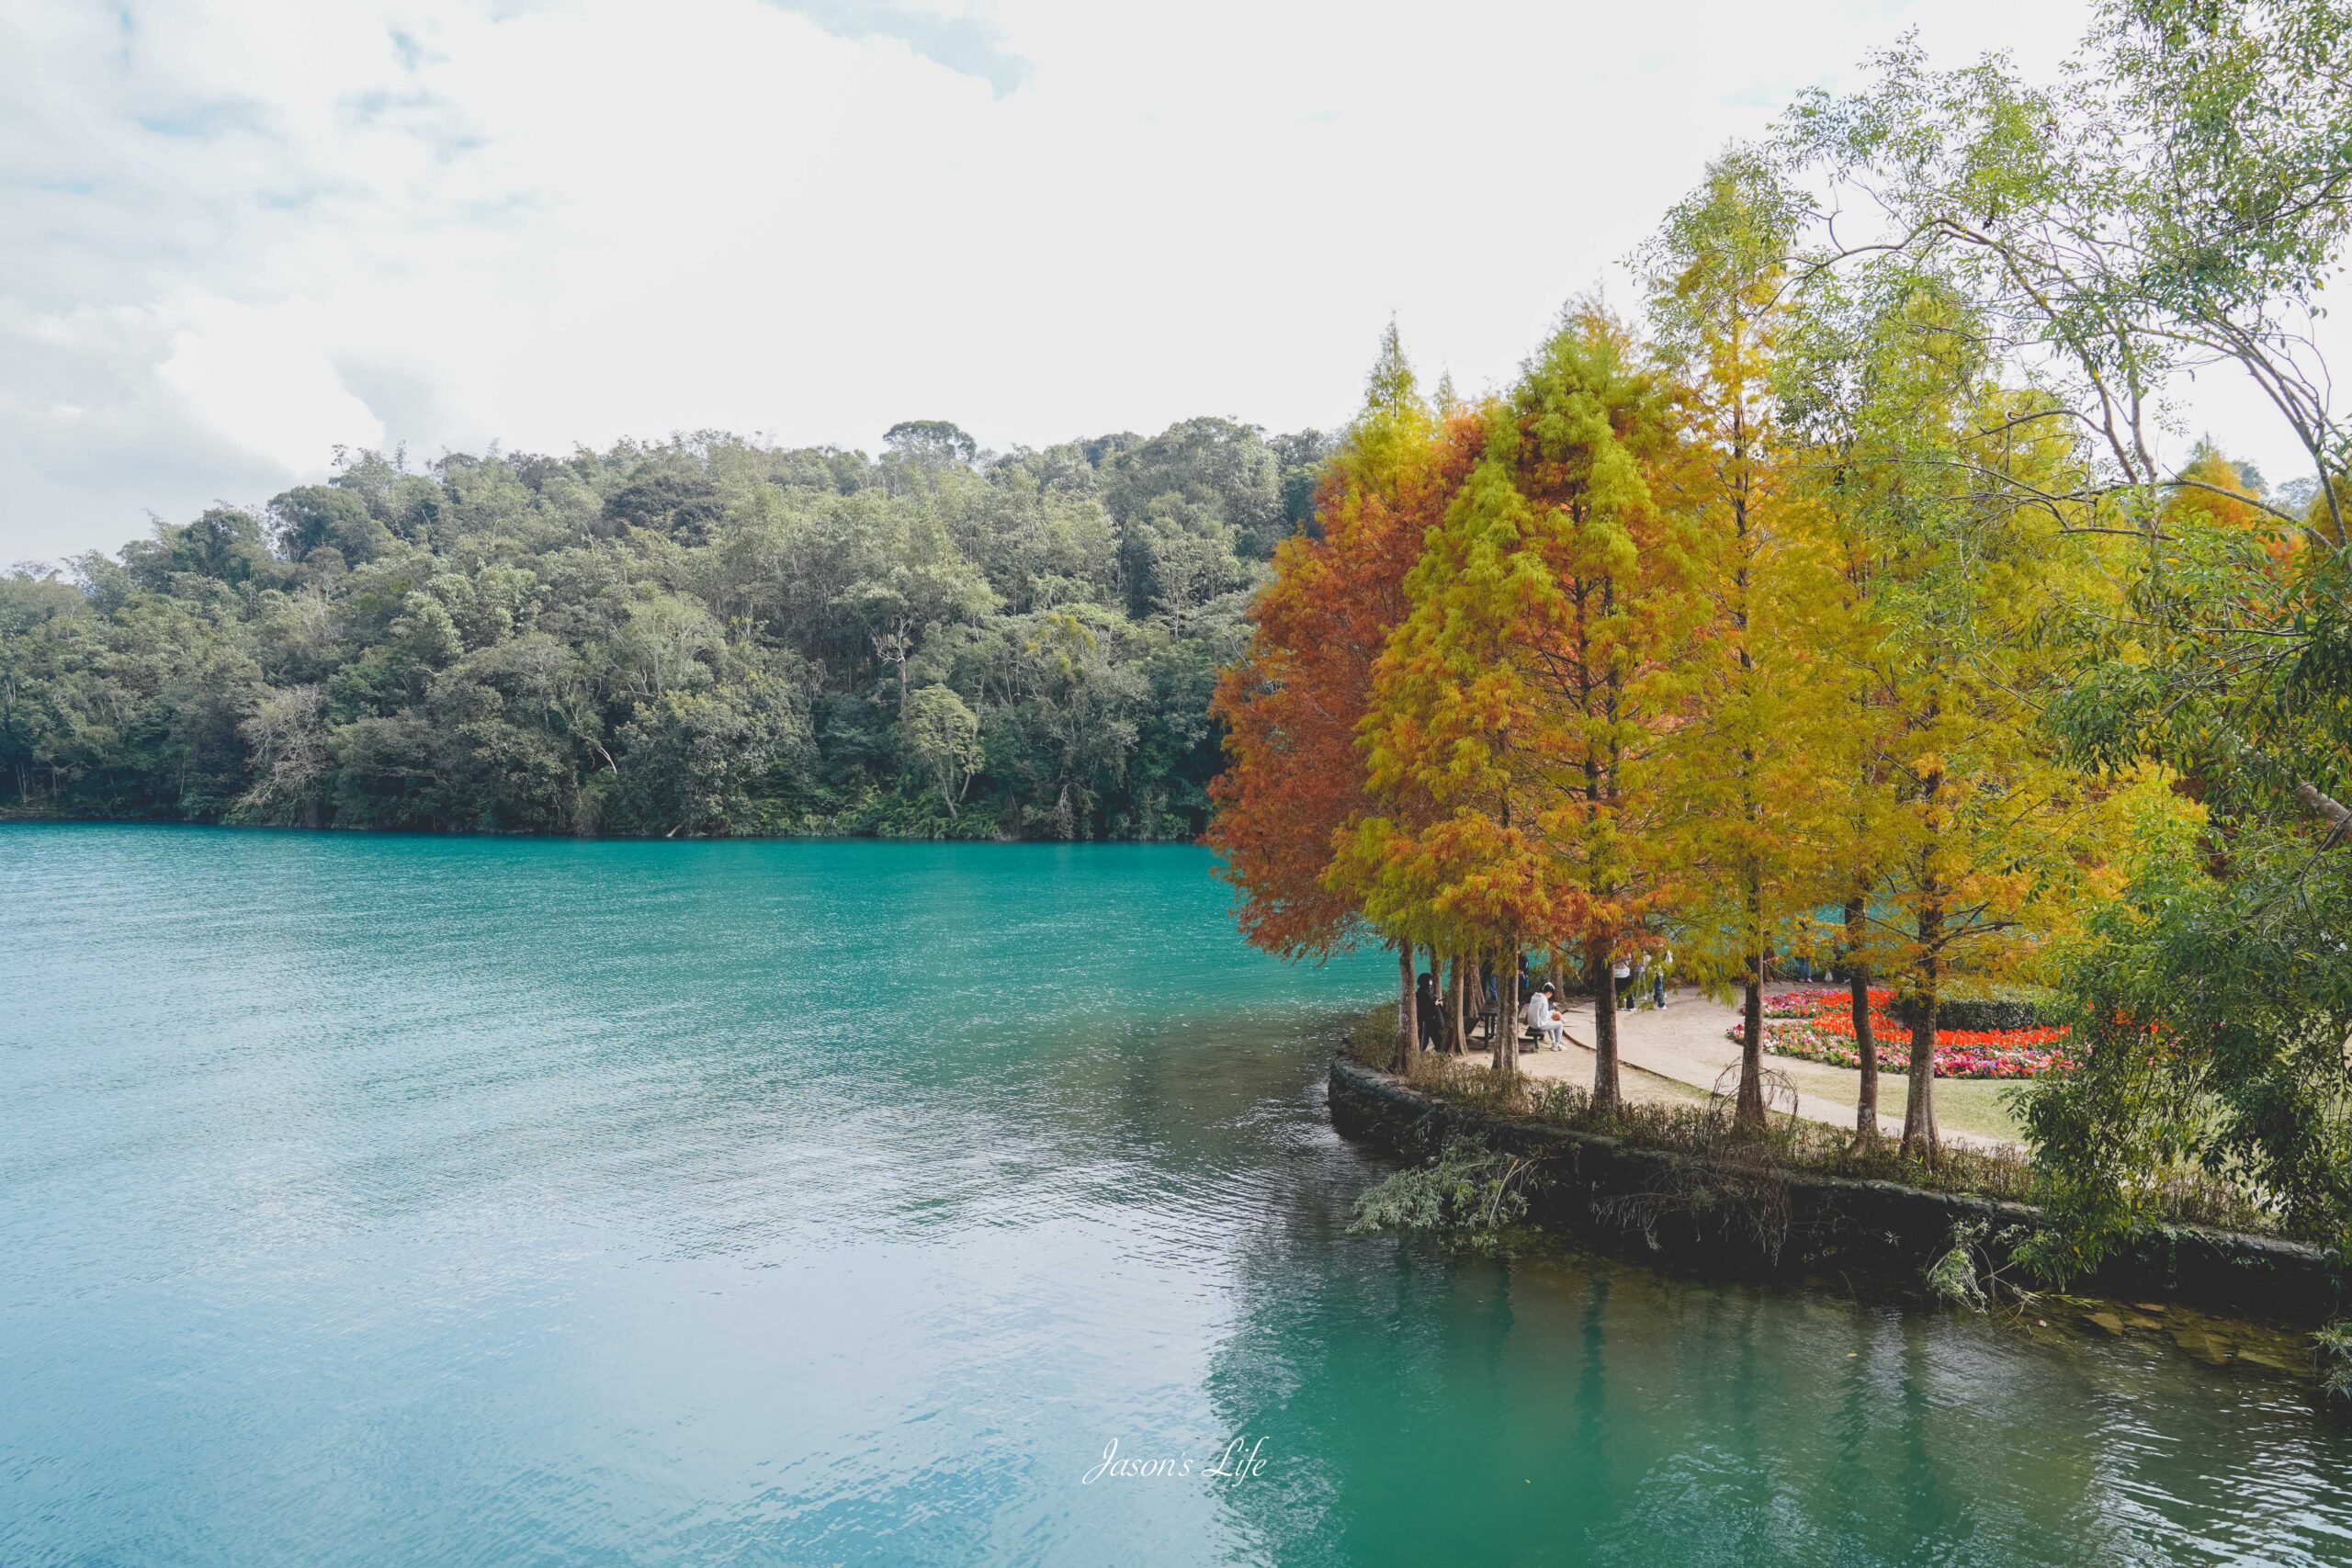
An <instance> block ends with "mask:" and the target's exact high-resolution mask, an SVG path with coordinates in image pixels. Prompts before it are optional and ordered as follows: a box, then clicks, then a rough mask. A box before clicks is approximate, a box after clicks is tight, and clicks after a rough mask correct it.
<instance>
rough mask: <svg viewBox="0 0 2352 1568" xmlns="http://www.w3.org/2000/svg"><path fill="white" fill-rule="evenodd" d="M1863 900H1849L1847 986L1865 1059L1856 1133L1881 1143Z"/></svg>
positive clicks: (1858, 1044) (1856, 1036)
mask: <svg viewBox="0 0 2352 1568" xmlns="http://www.w3.org/2000/svg"><path fill="white" fill-rule="evenodd" d="M1866 912H1867V911H1866V910H1865V909H1864V908H1863V903H1862V900H1861V899H1860V898H1849V899H1847V900H1846V988H1847V990H1848V992H1849V994H1850V995H1851V996H1852V998H1853V1003H1854V1050H1855V1051H1856V1052H1857V1053H1858V1054H1859V1055H1860V1056H1861V1059H1862V1086H1861V1090H1860V1096H1859V1099H1858V1100H1857V1102H1856V1104H1855V1106H1854V1135H1855V1136H1856V1137H1858V1138H1860V1140H1861V1141H1862V1142H1863V1143H1865V1144H1875V1143H1877V1142H1878V1137H1879V1134H1878V1037H1877V1036H1876V1035H1875V1034H1874V1033H1872V1032H1871V972H1870V966H1869V965H1868V964H1864V963H1863V962H1862V960H1861V958H1860V953H1861V951H1862V942H1861V931H1862V919H1863V917H1864V915H1865V914H1866Z"/></svg>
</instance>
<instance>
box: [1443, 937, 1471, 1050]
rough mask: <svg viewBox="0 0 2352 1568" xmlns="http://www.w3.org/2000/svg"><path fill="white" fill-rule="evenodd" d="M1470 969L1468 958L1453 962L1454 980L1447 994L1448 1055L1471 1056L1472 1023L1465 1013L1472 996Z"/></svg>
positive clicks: (1446, 1036) (1446, 1034)
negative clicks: (1469, 977)
mask: <svg viewBox="0 0 2352 1568" xmlns="http://www.w3.org/2000/svg"><path fill="white" fill-rule="evenodd" d="M1469 967H1470V961H1469V960H1468V959H1466V958H1456V959H1455V960H1454V961H1453V984H1452V985H1451V986H1450V987H1448V989H1447V993H1446V994H1447V998H1448V999H1447V1003H1446V1010H1445V1049H1446V1054H1447V1055H1453V1056H1466V1055H1469V1054H1470V1021H1469V1019H1467V1018H1466V1017H1464V1012H1463V1010H1464V1004H1465V1003H1466V1002H1467V1000H1468V998H1469V995H1470V987H1469V984H1468V981H1467V977H1466V974H1465V972H1466V971H1467V970H1468V969H1469Z"/></svg>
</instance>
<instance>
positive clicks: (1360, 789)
mask: <svg viewBox="0 0 2352 1568" xmlns="http://www.w3.org/2000/svg"><path fill="white" fill-rule="evenodd" d="M1466 458H1467V453H1466V452H1465V450H1464V437H1463V436H1461V435H1460V434H1453V435H1449V434H1448V432H1447V429H1446V427H1445V425H1444V424H1443V423H1442V422H1441V420H1440V418H1439V416H1438V414H1437V413H1436V412H1434V411H1432V410H1431V409H1430V407H1429V405H1428V404H1427V402H1426V401H1425V400H1423V399H1422V398H1421V397H1420V395H1419V390H1418V389H1417V387H1416V385H1415V382H1414V378H1413V372H1412V369H1411V367H1410V366H1408V364H1407V363H1406V360H1405V356H1404V353H1403V350H1402V348H1401V346H1400V345H1399V344H1398V342H1397V330H1396V328H1395V326H1394V325H1391V326H1390V328H1389V329H1388V332H1387V334H1386V336H1385V339H1384V340H1383V342H1382V344H1381V351H1380V357H1379V359H1378V361H1377V362H1376V363H1375V364H1374V367H1373V371H1372V375H1371V377H1370V378H1369V383H1368V386H1367V389H1366V394H1365V399H1364V405H1363V411H1362V412H1361V413H1360V414H1359V415H1358V416H1357V419H1356V421H1355V423H1354V424H1353V425H1352V426H1351V428H1350V429H1349V431H1348V433H1347V437H1346V440H1345V441H1344V443H1343V444H1342V446H1341V447H1340V451H1339V452H1338V453H1337V454H1336V455H1335V456H1334V457H1333V458H1332V459H1331V462H1330V464H1329V467H1328V468H1327V469H1326V470H1325V473H1324V476H1323V479H1322V482H1321V485H1320V487H1319V490H1318V491H1317V500H1316V515H1317V521H1318V524H1319V531H1318V534H1317V535H1301V536H1297V537H1295V538H1292V539H1289V540H1287V541H1285V542H1284V543H1283V546H1282V547H1280V548H1279V549H1278V550H1277V551H1276V552H1275V556H1274V575H1273V578H1272V581H1270V582H1269V583H1268V584H1267V585H1266V587H1265V589H1264V590H1263V591H1262V592H1261V593H1260V594H1259V596H1258V599H1257V601H1256V603H1255V604H1253V605H1252V606H1251V619H1252V621H1253V623H1254V630H1253V633H1252V636H1251V638H1250V648H1249V651H1248V652H1247V654H1245V656H1244V657H1243V658H1242V659H1241V660H1240V661H1239V662H1238V663H1237V664H1235V665H1234V666H1232V667H1231V668H1229V669H1227V671H1225V672H1224V674H1223V676H1222V677H1221V678H1220V680H1219V682H1218V684H1217V690H1216V699H1215V703H1214V705H1213V708H1212V712H1213V713H1214V714H1215V715H1216V718H1217V719H1218V721H1219V722H1220V723H1221V724H1222V725H1223V726H1224V728H1225V748H1226V753H1227V757H1228V759H1229V762H1230V765H1229V766H1227V769H1226V770H1225V772H1224V773H1221V774H1219V775H1218V777H1217V779H1216V781H1215V783H1214V784H1211V786H1210V793H1211V796H1212V798H1213V799H1214V800H1215V801H1216V807H1217V815H1216V819H1215V821H1214V822H1213V823H1212V825H1211V827H1210V829H1209V832H1208V835H1207V841H1208V843H1209V844H1210V845H1211V846H1212V847H1213V848H1215V849H1216V851H1217V852H1218V855H1219V857H1220V866H1219V874H1220V875H1222V876H1224V877H1225V878H1226V879H1227V881H1228V882H1230V883H1231V884H1232V885H1233V886H1234V887H1235V889H1236V890H1237V891H1238V894H1239V895H1240V901H1239V907H1238V918H1239V919H1240V924H1241V930H1242V932H1243V934H1244V935H1245V936H1246V937H1247V938H1248V939H1249V940H1250V942H1253V943H1255V944H1256V945H1257V946H1259V947H1261V948H1264V949H1265V950H1267V951H1268V952H1271V953H1280V954H1282V955H1283V956H1285V957H1291V958H1302V957H1316V958H1321V957H1326V956H1329V954H1330V953H1334V952H1337V951H1340V950H1341V949H1343V948H1345V947H1347V946H1348V945H1350V944H1351V942H1355V941H1357V940H1359V939H1360V937H1361V936H1362V935H1363V932H1364V931H1365V929H1366V922H1365V920H1364V919H1363V914H1362V909H1361V905H1360V902H1359V900H1358V899H1357V897H1355V896H1354V895H1353V894H1352V893H1351V891H1350V890H1349V889H1348V887H1347V886H1345V884H1344V883H1342V882H1335V881H1334V880H1333V878H1332V877H1331V875H1330V872H1331V868H1332V855H1333V848H1334V845H1335V843H1336V842H1337V841H1338V840H1339V839H1340V836H1341V835H1343V834H1344V833H1346V832H1348V831H1349V830H1350V829H1351V827H1352V825H1353V824H1354V823H1355V822H1356V821H1357V820H1359V819H1360V818H1362V817H1363V815H1364V814H1365V810H1366V804H1367V803H1366V796H1365V774H1364V764H1363V755H1362V753H1361V752H1360V751H1359V750H1358V748H1357V745H1356V728H1357V726H1358V725H1359V724H1360V723H1361V722H1362V720H1363V715H1364V712H1365V710H1366V708H1367V707H1368V705H1369V704H1370V699H1371V691H1372V670H1373V665H1374V661H1375V660H1377V659H1378V658H1379V655H1380V652H1381V649H1382V648H1383V647H1384V646H1385V643H1386V641H1387V637H1388V633H1389V629H1390V628H1391V627H1392V626H1396V625H1397V622H1398V621H1400V620H1401V619H1402V618H1403V616H1404V613H1405V608H1406V601H1405V587H1404V581H1405V574H1406V572H1407V571H1408V570H1409V569H1410V568H1411V567H1412V565H1413V562H1414V561H1415V560H1416V559H1417V558H1419V555H1420V552H1421V538H1422V536H1423V534H1424V533H1425V532H1427V530H1428V527H1429V525H1430V522H1431V521H1432V520H1433V519H1434V518H1436V517H1437V516H1438V515H1440V514H1441V513H1442V512H1443V510H1444V507H1445V503H1446V498H1447V497H1448V496H1449V495H1450V493H1451V492H1452V491H1453V488H1454V487H1455V485H1456V484H1458V483H1459V481H1460V478H1461V475H1462V472H1463V470H1464V467H1465V466H1466ZM1371 925H1372V927H1373V929H1374V930H1376V931H1378V934H1379V935H1381V936H1382V937H1384V938H1385V939H1387V940H1388V941H1390V942H1393V943H1395V944H1396V945H1397V949H1398V964H1399V979H1400V982H1401V985H1400V990H1401V999H1400V1011H1399V1017H1398V1032H1399V1050H1400V1052H1402V1051H1407V1050H1409V1049H1410V1047H1411V1040H1412V1033H1411V1032H1412V1017H1411V1010H1412V1004H1413V995H1412V993H1413V953H1412V942H1411V938H1410V936H1409V935H1408V934H1407V933H1405V932H1403V931H1399V930H1396V929H1387V928H1383V927H1381V925H1380V922H1378V921H1376V920H1374V921H1373V922H1371Z"/></svg>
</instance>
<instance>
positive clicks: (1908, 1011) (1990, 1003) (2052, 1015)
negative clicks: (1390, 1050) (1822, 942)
mask: <svg viewBox="0 0 2352 1568" xmlns="http://www.w3.org/2000/svg"><path fill="white" fill-rule="evenodd" d="M1894 1016H1896V1017H1897V1018H1900V1019H1901V1020H1902V1021H1903V1022H1904V1024H1905V1026H1906V1027H1909V1028H1917V1026H1918V1024H1917V1017H1916V1013H1915V1010H1914V1007H1913V1004H1912V1002H1911V999H1910V998H1907V997H1906V998H1896V1000H1895V1003H1894ZM2060 1022H2064V1020H2063V1019H2061V1018H2060V1017H2059V1016H2058V1009H2057V999H2056V998H2053V997H2044V996H2035V995H2031V994H2030V993H2026V992H2019V991H2012V992H2009V993H2007V995H1996V996H1990V997H1946V998H1944V1001H1943V1006H1941V1007H1940V1008H1938V1009H1937V1010H1936V1027H1937V1028H1938V1029H1939V1030H1940V1029H2041V1028H2045V1027H2047V1026H2049V1025H2051V1024H2054V1023H2060Z"/></svg>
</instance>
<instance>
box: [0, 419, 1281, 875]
mask: <svg viewBox="0 0 2352 1568" xmlns="http://www.w3.org/2000/svg"><path fill="white" fill-rule="evenodd" d="M1323 445H1324V444H1323V441H1322V439H1321V438H1320V437H1319V436H1318V435H1317V434H1315V433H1313V432H1307V433H1305V434H1298V435H1291V436H1282V437H1275V438H1272V439H1267V438H1265V437H1263V436H1261V434H1260V433H1259V432H1258V431H1257V430H1255V429H1254V428H1252V427H1250V426H1246V425H1239V424H1235V423H1229V422H1227V421H1224V420H1219V419H1199V420H1192V421H1188V422H1186V423H1181V424H1177V425H1174V426H1171V427H1170V428H1169V429H1168V430H1166V431H1164V432H1162V433H1161V434H1159V435H1156V436H1153V437H1150V438H1148V439H1146V438H1144V437H1141V436H1137V435H1132V434H1119V435H1109V436H1104V437H1101V438H1099V439H1095V440H1090V441H1081V442H1073V443H1070V444H1069V445H1066V446H1054V447H1050V448H1047V449H1046V450H1044V451H1035V452H1033V451H1027V450H1020V451H1015V452H1012V453H1010V454H1006V455H1003V456H996V455H991V454H984V453H981V452H978V450H977V449H976V447H975V444H974V443H973V441H972V439H971V437H969V436H968V435H967V434H964V432H962V431H961V430H959V429H957V428H956V426H954V425H952V424H947V423H942V422H937V421H917V422H912V423H906V424H901V425H899V426H897V427H895V428H894V429H893V430H891V431H890V432H889V434H888V437H887V438H886V443H885V451H884V453H883V455H882V456H881V457H879V458H878V459H876V458H870V457H866V456H865V454H863V453H859V452H843V451H838V450H834V449H831V448H816V449H803V450H791V451H787V450H781V449H777V448H773V447H768V446H761V445H757V444H755V443H752V442H749V441H744V440H741V439H738V438H736V437H732V436H727V435H719V434H703V435H698V436H695V437H691V438H684V439H679V440H675V441H673V442H671V443H669V444H666V445H661V446H640V445H637V444H634V443H624V444H623V445H621V446H616V447H614V448H613V449H611V450H610V451H605V452H588V451H584V450H583V451H580V452H577V453H575V454H573V455H572V456H571V457H536V456H525V455H519V454H517V455H503V454H500V453H497V452H495V451H493V452H492V453H490V454H489V455H486V456H481V457H472V456H464V455H454V454H453V455H450V456H447V457H442V458H441V459H439V460H438V461H436V462H434V463H431V464H429V465H424V466H422V467H418V466H413V465H411V464H408V463H406V462H404V461H403V460H401V457H398V456H397V455H394V456H391V457H386V456H383V455H380V454H376V453H365V454H361V455H358V456H356V457H345V458H344V459H343V460H342V461H340V462H339V463H338V465H337V469H336V472H335V474H334V478H333V479H331V480H330V481H329V482H328V483H325V484H322V485H306V486H302V487H300V488H299V489H295V490H291V491H287V492H286V493H285V494H283V495H280V496H278V497H277V499H276V500H274V501H272V502H270V503H269V505H268V506H267V507H266V509H263V510H262V511H259V512H250V511H243V510H236V509H231V508H226V507H221V508H215V509H214V510H211V511H209V512H207V513H204V515H202V516H201V517H199V518H198V519H196V520H195V521H194V522H191V523H187V524H170V523H159V524H157V525H156V526H155V528H154V531H153V537H152V538H149V539H144V540H140V541H137V542H135V543H132V544H130V545H129V546H126V547H124V548H123V549H122V550H121V551H120V552H119V555H118V556H114V557H107V556H104V555H97V554H92V555H89V556H85V557H83V558H79V559H77V560H75V561H74V562H73V563H71V570H70V571H67V572H57V571H53V570H36V569H31V568H22V567H20V568H18V569H17V570H15V571H14V572H12V573H11V574H9V575H8V576H7V577H6V578H4V579H0V809H5V810H8V811H10V812H12V813H16V814H32V815H58V816H79V817H109V818H160V819H169V820H185V821H199V822H245V823H277V824H306V825H314V826H325V825H333V826H336V827H352V828H413V829H455V830H463V831H508V832H517V831H519V832H562V833H628V834H655V835H664V836H666V835H679V836H684V835H693V834H731V833H836V832H837V833H890V834H910V835H955V836H971V837H982V836H988V837H1001V836H1012V837H1031V838H1144V839H1155V838H1189V837H1192V836H1193V835H1194V834H1196V833H1198V832H1199V831H1200V830H1201V828H1202V826H1203V824H1204V818H1205V813H1206V807H1207V801H1206V796H1205V795H1204V784H1205V783H1206V781H1207V780H1208V779H1209V777H1210V776H1211V775H1212V774H1213V773H1215V772H1216V768H1217V766H1218V761H1219V756H1218V746H1217V738H1216V734H1215V733H1214V732H1213V730H1212V728H1211V724H1210V721H1209V718H1208V716H1207V710H1208V702H1209V695H1210V692H1211V689H1212V687H1213V686H1214V684H1215V681H1216V669H1217V667H1218V666H1219V665H1220V664H1221V663H1224V662H1227V661H1228V660H1231V659H1232V658H1234V657H1235V655H1236V654H1237V653H1238V650H1239V649H1240V647H1241V645H1242V641H1243V638H1244V636H1245V633H1244V630H1243V627H1242V624H1241V617H1242V611H1243V607H1244V605H1245V604H1246V602H1247V600H1248V598H1249V595H1250V591H1251V590H1252V589H1253V588H1254V587H1255V585H1256V584H1257V583H1258V581H1260V579H1261V576H1262V575H1263V572H1264V565H1263V563H1264V562H1265V561H1266V559H1267V558H1269V556H1271V554H1272V550H1273V547H1274V546H1275V544H1276V543H1277V542H1278V541H1279V540H1281V539H1282V538H1283V537H1284V536H1287V535H1289V534H1291V533H1292V532H1294V531H1295V530H1298V529H1300V528H1301V527H1303V526H1305V525H1306V520H1307V518H1308V515H1309V513H1310V511H1311V498H1312V494H1313V486H1314V482H1315V472H1316V468H1317V464H1318V463H1319V461H1320V459H1321V457H1322V455H1323Z"/></svg>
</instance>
